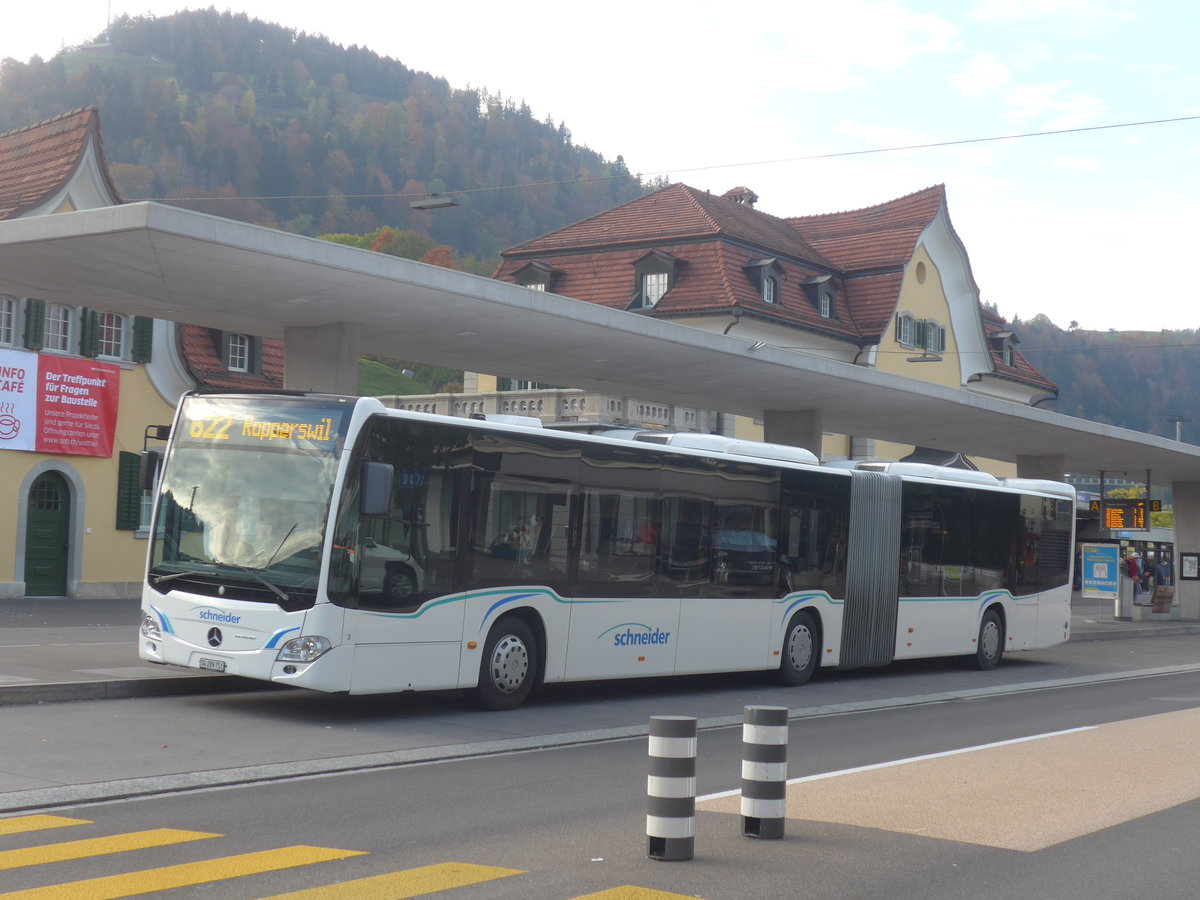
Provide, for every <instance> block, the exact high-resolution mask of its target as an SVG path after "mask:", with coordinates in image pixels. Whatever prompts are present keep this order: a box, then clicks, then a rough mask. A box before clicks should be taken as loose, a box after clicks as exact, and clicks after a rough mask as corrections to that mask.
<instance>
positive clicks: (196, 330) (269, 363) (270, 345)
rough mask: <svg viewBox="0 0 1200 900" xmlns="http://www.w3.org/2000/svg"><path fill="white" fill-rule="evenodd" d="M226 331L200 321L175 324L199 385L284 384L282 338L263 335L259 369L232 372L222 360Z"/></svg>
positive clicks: (244, 386) (254, 386)
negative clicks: (203, 324) (255, 370)
mask: <svg viewBox="0 0 1200 900" xmlns="http://www.w3.org/2000/svg"><path fill="white" fill-rule="evenodd" d="M223 333H224V332H221V331H218V330H217V329H215V328H205V327H203V326H201V325H184V324H183V323H180V324H179V325H178V326H177V328H176V334H177V340H178V341H179V349H180V353H181V355H182V357H183V360H184V364H185V365H186V366H187V369H188V373H189V374H190V375H191V376H192V379H193V380H194V381H195V382H196V385H197V387H202V388H220V389H222V390H256V389H259V390H261V389H277V388H281V387H283V341H280V340H277V339H275V338H261V339H260V341H259V344H258V346H259V348H260V351H261V353H262V359H261V361H260V365H259V366H258V371H257V372H230V371H229V370H228V369H227V368H225V364H224V363H223V362H222V361H221V347H220V340H221V335H222V334H223Z"/></svg>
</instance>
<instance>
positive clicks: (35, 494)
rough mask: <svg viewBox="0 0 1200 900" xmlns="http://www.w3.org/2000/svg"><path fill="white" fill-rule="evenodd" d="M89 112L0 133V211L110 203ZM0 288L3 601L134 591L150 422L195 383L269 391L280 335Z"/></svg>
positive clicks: (96, 128)
mask: <svg viewBox="0 0 1200 900" xmlns="http://www.w3.org/2000/svg"><path fill="white" fill-rule="evenodd" d="M121 202H122V201H121V198H120V197H119V196H118V194H117V191H116V189H115V188H114V187H113V184H112V181H111V179H110V178H109V174H108V170H107V167H106V164H105V160H104V152H103V145H102V142H101V137H100V120H99V114H98V113H97V111H96V110H94V109H80V110H75V111H73V112H69V113H66V114H64V115H61V116H56V117H55V118H52V119H48V120H46V121H43V122H38V123H36V124H34V125H31V126H29V127H27V128H22V129H19V130H16V131H11V132H8V133H5V134H0V220H7V219H19V218H26V217H33V216H48V215H55V214H60V213H66V212H72V211H75V210H84V209H96V208H101V207H107V206H113V205H116V204H120V203H121ZM103 293H104V288H103V286H102V285H100V284H97V285H96V295H97V299H96V301H95V303H94V304H89V305H88V306H65V305H61V304H54V303H47V302H44V301H43V300H41V299H39V298H37V297H21V296H13V295H7V294H0V509H3V510H5V511H6V513H5V515H4V516H3V519H2V520H0V547H2V548H3V550H2V551H0V600H3V599H14V598H22V597H34V596H78V597H91V598H108V597H137V596H138V595H139V594H140V591H141V582H140V572H141V569H142V567H143V566H144V563H145V556H146V547H147V542H146V537H147V534H148V523H149V512H150V510H149V501H148V498H147V496H146V495H145V494H144V493H143V492H142V491H141V490H140V488H139V485H138V457H139V453H140V451H141V450H142V449H143V447H144V445H145V443H146V433H147V426H150V425H155V424H165V423H169V422H170V421H171V417H172V414H173V411H174V407H175V404H176V403H177V402H178V399H179V396H180V394H181V393H182V392H183V391H185V390H188V389H191V388H194V387H202V386H207V387H228V388H239V387H279V386H281V385H282V383H283V353H282V345H281V344H280V342H279V341H270V340H263V339H259V338H255V337H253V336H250V335H236V334H230V333H227V332H220V331H215V330H213V329H208V328H201V327H198V326H193V325H176V324H175V323H173V322H167V321H160V320H155V319H150V318H147V317H144V316H131V315H118V314H115V313H110V312H106V311H105V310H104V302H103V299H102V298H103Z"/></svg>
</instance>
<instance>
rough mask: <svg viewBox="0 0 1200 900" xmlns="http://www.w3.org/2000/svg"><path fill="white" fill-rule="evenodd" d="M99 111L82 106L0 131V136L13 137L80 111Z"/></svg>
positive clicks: (69, 116)
mask: <svg viewBox="0 0 1200 900" xmlns="http://www.w3.org/2000/svg"><path fill="white" fill-rule="evenodd" d="M84 112H86V113H97V112H99V110H98V109H97V108H96V107H95V106H91V105H89V106H80V107H77V108H75V109H73V110H71V111H70V112H65V113H59V114H58V115H57V116H51V117H50V118H48V119H42V120H41V121H40V122H34V123H33V124H32V125H23V126H22V127H20V128H13V129H12V130H11V131H0V138H6V137H11V136H12V135H14V134H20V133H21V132H23V131H33V130H34V129H35V128H43V127H45V126H46V125H51V124H53V123H54V122H58V121H60V120H62V119H69V118H71V117H72V116H77V115H79V114H80V113H84Z"/></svg>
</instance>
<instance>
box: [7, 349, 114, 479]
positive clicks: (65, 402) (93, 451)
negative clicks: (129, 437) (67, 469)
mask: <svg viewBox="0 0 1200 900" xmlns="http://www.w3.org/2000/svg"><path fill="white" fill-rule="evenodd" d="M120 383H121V370H120V367H119V366H116V365H114V364H112V363H104V362H97V361H96V360H92V359H75V358H72V357H66V356H50V355H47V354H39V353H31V352H28V351H25V350H0V450H29V451H33V452H36V453H58V454H67V455H74V456H112V448H113V434H114V432H115V430H116V427H117V406H118V402H119V399H120V394H121V391H120Z"/></svg>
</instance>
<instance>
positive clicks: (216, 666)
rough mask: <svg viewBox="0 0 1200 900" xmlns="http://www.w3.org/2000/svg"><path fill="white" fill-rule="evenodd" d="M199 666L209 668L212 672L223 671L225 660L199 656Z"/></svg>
mask: <svg viewBox="0 0 1200 900" xmlns="http://www.w3.org/2000/svg"><path fill="white" fill-rule="evenodd" d="M200 668H202V669H209V670H211V671H213V672H224V671H225V660H223V659H205V658H204V657H203V656H202V657H200Z"/></svg>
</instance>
